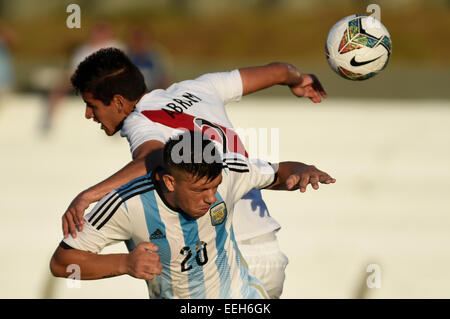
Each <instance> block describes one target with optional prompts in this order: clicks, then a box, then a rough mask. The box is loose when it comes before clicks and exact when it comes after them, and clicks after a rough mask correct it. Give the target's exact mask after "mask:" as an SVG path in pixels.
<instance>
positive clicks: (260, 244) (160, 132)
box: [63, 48, 325, 298]
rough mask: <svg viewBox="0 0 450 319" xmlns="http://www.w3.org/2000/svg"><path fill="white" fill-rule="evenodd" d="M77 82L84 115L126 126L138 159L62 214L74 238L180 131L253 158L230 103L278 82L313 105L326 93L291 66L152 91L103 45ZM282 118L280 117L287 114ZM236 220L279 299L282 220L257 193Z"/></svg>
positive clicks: (111, 129) (253, 261)
mask: <svg viewBox="0 0 450 319" xmlns="http://www.w3.org/2000/svg"><path fill="white" fill-rule="evenodd" d="M72 84H73V86H74V88H75V89H76V90H77V91H78V92H79V93H80V94H81V95H82V97H83V100H84V101H85V103H86V114H85V116H86V118H87V119H93V120H94V121H96V122H99V123H101V128H102V129H103V130H104V131H105V133H106V134H107V135H113V134H115V133H116V132H118V131H120V133H121V135H122V136H123V137H126V138H127V140H128V142H129V144H130V151H131V153H132V156H133V160H132V161H131V162H130V163H129V164H127V165H126V166H125V167H123V168H122V169H121V170H119V171H118V172H117V173H115V174H114V175H112V176H111V177H109V178H107V179H106V180H104V181H103V182H101V183H98V184H97V185H94V186H92V187H90V188H89V189H87V190H85V191H83V192H82V193H80V194H79V195H78V196H77V197H76V198H75V199H74V200H73V202H72V203H71V205H70V206H69V208H68V209H67V211H66V213H65V214H64V216H63V229H64V235H65V236H67V235H68V233H69V232H70V233H71V234H72V236H76V227H75V224H78V226H79V227H80V229H82V224H83V221H84V220H83V214H84V210H85V209H86V208H87V207H88V206H89V205H90V204H91V203H93V202H96V201H98V200H100V199H101V198H102V197H103V196H105V195H106V194H108V193H109V192H111V191H112V190H113V189H115V188H117V187H119V186H120V185H123V184H125V183H127V182H129V181H131V180H132V179H134V178H136V177H139V176H141V175H144V174H145V173H146V172H147V170H146V166H145V162H147V163H150V164H155V163H157V162H158V161H160V159H158V156H157V154H158V151H159V150H160V149H162V147H163V145H164V143H165V141H166V140H167V139H168V138H169V137H171V136H172V135H173V134H174V133H176V132H179V130H178V129H179V128H182V129H188V130H197V131H208V132H210V133H209V134H210V135H211V138H212V139H214V140H215V141H216V142H218V143H221V144H222V147H223V150H224V152H238V153H240V154H242V155H243V156H248V154H247V152H246V151H245V148H244V147H243V146H242V143H241V141H240V139H239V137H238V136H237V134H236V133H235V131H234V129H233V126H232V124H231V122H230V120H229V119H228V116H227V114H226V110H225V107H224V106H225V105H226V104H228V103H230V102H236V101H239V100H240V99H241V98H242V96H244V95H247V94H251V93H252V92H256V91H258V90H261V89H264V88H266V87H269V86H272V85H276V84H280V85H286V86H289V89H290V91H291V92H292V93H294V94H295V95H296V96H298V97H309V98H310V99H311V100H312V101H313V102H320V101H321V97H320V95H322V96H324V97H325V92H324V91H323V88H322V87H321V85H320V83H319V82H318V81H317V79H316V78H315V77H314V76H313V75H308V74H300V73H299V72H298V70H297V69H296V68H295V67H294V66H292V65H290V64H287V63H271V64H268V65H265V66H257V67H248V68H241V69H236V70H232V71H230V72H216V73H208V74H204V75H202V76H200V77H198V78H196V79H193V80H186V81H181V82H178V83H174V84H173V85H171V86H170V87H169V88H167V89H166V90H153V91H151V92H148V93H147V92H146V86H145V82H144V79H143V77H142V74H141V73H140V72H139V70H138V69H137V67H136V66H135V65H134V64H133V63H132V62H131V61H130V60H129V59H128V57H127V56H126V55H125V54H124V53H123V52H121V51H120V50H117V49H113V48H110V49H103V50H99V51H98V52H96V53H94V54H92V55H91V56H89V57H87V58H86V59H85V60H84V61H83V62H82V63H80V65H79V66H78V68H77V70H76V72H75V73H74V75H73V76H72ZM279 115H280V120H282V117H283V116H286V115H283V114H279ZM211 132H212V133H211ZM213 135H215V136H213ZM250 156H255V154H250ZM234 218H235V219H236V222H235V225H236V227H235V236H236V240H237V242H238V245H240V251H241V252H242V254H243V255H244V257H246V259H247V262H248V265H249V269H250V272H252V273H253V275H254V276H255V277H257V278H258V279H260V281H262V282H263V283H264V285H265V287H266V289H267V290H268V292H269V294H270V296H271V297H273V298H279V297H280V295H281V293H282V289H283V283H284V279H285V275H284V272H285V268H286V265H287V263H288V259H287V257H286V256H285V254H283V252H282V251H281V250H280V247H279V245H278V239H277V237H276V232H277V231H278V230H279V229H280V225H279V224H278V222H277V221H276V220H275V219H274V218H273V217H272V216H270V214H269V211H268V209H267V206H266V204H265V203H264V201H263V200H262V196H261V193H260V191H259V190H252V191H250V192H249V193H248V194H245V195H244V197H243V199H242V200H240V201H239V202H238V203H237V204H236V214H235V217H234Z"/></svg>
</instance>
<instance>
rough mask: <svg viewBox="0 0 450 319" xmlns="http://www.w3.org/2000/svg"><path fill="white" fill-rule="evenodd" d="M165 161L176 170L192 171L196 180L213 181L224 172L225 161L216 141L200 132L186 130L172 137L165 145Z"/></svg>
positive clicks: (171, 168)
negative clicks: (205, 179)
mask: <svg viewBox="0 0 450 319" xmlns="http://www.w3.org/2000/svg"><path fill="white" fill-rule="evenodd" d="M163 156H164V163H165V164H166V166H167V168H168V170H169V172H170V174H172V175H173V171H174V170H181V171H184V172H187V173H190V174H191V175H192V176H193V177H194V178H195V180H196V181H198V180H200V179H202V178H204V177H206V178H207V181H208V182H209V181H211V180H213V179H214V178H216V177H217V176H219V174H221V173H222V168H223V162H222V157H221V156H220V153H219V151H218V150H217V148H216V146H215V144H214V142H213V141H212V140H211V139H209V138H208V137H207V136H206V135H204V134H202V133H200V132H194V131H186V132H184V133H182V134H180V135H176V136H174V137H172V138H170V139H169V140H168V141H167V142H166V145H165V146H164V152H163Z"/></svg>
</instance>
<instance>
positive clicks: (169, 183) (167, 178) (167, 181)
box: [162, 174, 175, 192]
mask: <svg viewBox="0 0 450 319" xmlns="http://www.w3.org/2000/svg"><path fill="white" fill-rule="evenodd" d="M162 179H163V182H164V185H165V186H166V188H167V190H168V191H169V192H173V191H174V190H175V177H173V176H172V175H170V174H164V175H163V177H162Z"/></svg>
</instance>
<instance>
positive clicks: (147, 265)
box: [126, 242, 162, 280]
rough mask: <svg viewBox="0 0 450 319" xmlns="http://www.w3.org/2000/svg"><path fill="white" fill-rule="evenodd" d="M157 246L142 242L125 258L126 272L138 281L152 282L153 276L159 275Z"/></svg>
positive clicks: (160, 267) (160, 269) (160, 266)
mask: <svg viewBox="0 0 450 319" xmlns="http://www.w3.org/2000/svg"><path fill="white" fill-rule="evenodd" d="M155 251H158V246H156V245H155V244H153V243H150V242H143V243H140V244H139V245H137V247H136V248H135V249H133V251H132V252H131V253H129V254H128V256H127V264H126V272H127V274H129V275H130V276H133V277H135V278H138V279H145V280H152V279H153V277H154V275H160V274H161V271H162V265H161V263H160V262H159V255H158V254H156V253H155Z"/></svg>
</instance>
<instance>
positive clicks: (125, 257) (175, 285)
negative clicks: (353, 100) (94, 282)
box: [50, 131, 335, 298]
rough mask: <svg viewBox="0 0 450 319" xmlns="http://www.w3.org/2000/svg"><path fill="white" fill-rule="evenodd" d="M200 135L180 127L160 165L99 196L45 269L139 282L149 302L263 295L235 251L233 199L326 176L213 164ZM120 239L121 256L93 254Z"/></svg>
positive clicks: (294, 167)
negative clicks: (76, 231)
mask: <svg viewBox="0 0 450 319" xmlns="http://www.w3.org/2000/svg"><path fill="white" fill-rule="evenodd" d="M205 136H206V135H203V134H202V133H199V132H190V131H187V132H185V133H183V134H182V135H181V136H176V137H173V138H171V139H169V141H168V142H167V144H166V145H165V147H164V156H163V157H164V164H165V165H164V167H162V168H161V169H160V170H156V171H155V172H150V173H149V174H147V175H145V176H143V177H140V178H137V179H135V180H133V181H131V182H130V183H128V184H126V185H124V186H122V187H120V188H119V189H117V190H115V191H113V192H112V193H110V194H109V195H107V196H105V197H104V198H103V199H102V200H100V201H99V203H98V204H97V205H96V207H94V209H93V210H92V211H91V212H90V213H89V214H87V215H86V217H85V219H86V224H85V227H84V229H83V231H81V232H80V233H79V234H78V236H77V238H73V237H68V238H66V239H64V240H63V242H62V243H61V244H60V246H59V247H58V248H57V249H56V251H55V253H54V255H53V257H52V259H51V263H50V266H51V271H52V273H53V274H54V275H55V276H59V277H67V276H68V275H70V273H67V272H66V270H67V266H68V265H70V264H77V265H78V266H79V267H80V275H81V279H100V278H104V277H111V276H119V275H123V274H129V275H131V276H134V277H136V278H141V279H146V280H147V284H148V287H149V295H150V297H151V298H268V297H269V296H268V294H267V292H266V290H265V289H264V286H263V285H262V284H261V283H260V282H259V281H258V280H257V279H256V278H254V277H253V276H251V274H249V273H248V269H247V266H246V262H245V259H244V258H242V256H241V255H240V252H239V248H238V245H237V243H236V240H235V235H234V229H233V222H232V220H233V214H234V209H235V207H234V206H235V204H236V202H237V201H238V200H239V199H240V198H241V197H242V196H243V195H245V194H246V193H248V191H249V190H251V189H254V188H257V189H262V188H267V189H278V190H279V189H284V190H294V189H299V188H300V186H302V187H306V185H307V184H311V185H312V186H313V187H314V188H315V189H317V188H318V187H319V186H318V184H319V183H323V184H330V183H334V182H335V179H333V178H331V177H330V176H329V175H328V174H327V173H325V172H322V171H319V170H317V169H316V168H315V167H313V166H308V165H305V164H302V163H299V162H282V163H279V164H278V165H275V166H272V165H271V164H269V163H266V162H263V161H253V162H249V161H247V160H246V159H245V157H243V158H236V155H235V154H231V155H233V156H232V157H231V158H230V157H227V154H225V155H224V158H223V161H222V158H221V155H220V152H219V151H218V150H217V149H216V147H215V145H214V142H212V141H211V140H209V139H208V138H205ZM120 241H126V242H127V247H128V249H129V250H130V253H129V254H109V255H108V254H105V255H101V254H100V255H99V254H98V253H99V252H100V251H101V250H102V249H103V248H104V247H105V246H108V245H110V244H113V243H117V242H120ZM155 275H156V276H155Z"/></svg>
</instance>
